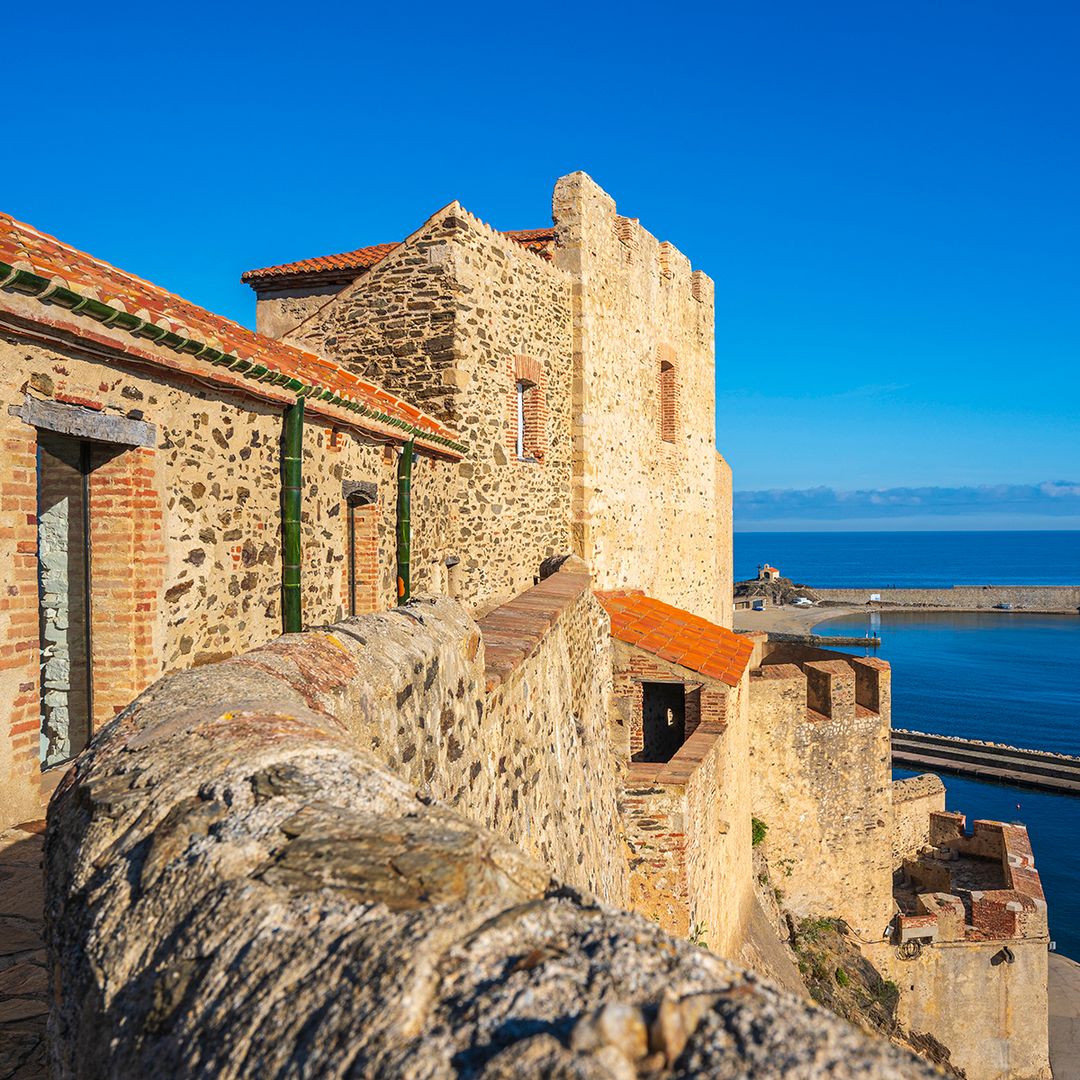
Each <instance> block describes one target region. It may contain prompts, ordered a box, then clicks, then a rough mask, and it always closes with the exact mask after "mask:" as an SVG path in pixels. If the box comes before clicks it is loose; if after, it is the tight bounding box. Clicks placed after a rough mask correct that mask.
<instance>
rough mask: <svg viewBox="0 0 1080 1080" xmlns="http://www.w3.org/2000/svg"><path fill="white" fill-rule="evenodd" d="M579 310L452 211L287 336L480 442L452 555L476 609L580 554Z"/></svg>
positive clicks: (562, 287) (533, 264)
mask: <svg viewBox="0 0 1080 1080" xmlns="http://www.w3.org/2000/svg"><path fill="white" fill-rule="evenodd" d="M570 305H571V296H570V280H569V278H568V277H567V275H566V274H564V273H561V272H560V271H558V270H557V269H555V268H554V267H552V266H551V265H550V264H548V263H547V262H545V261H544V260H542V259H541V258H539V257H538V256H537V255H536V254H534V253H532V252H529V251H527V250H525V249H523V248H522V247H521V246H520V245H518V244H515V243H514V242H513V241H510V240H508V239H506V237H504V236H502V235H500V234H498V233H496V232H494V231H493V230H491V229H490V228H489V227H488V226H486V225H484V224H483V223H481V222H479V221H477V220H476V219H475V218H474V217H472V216H471V215H470V214H468V213H467V212H466V211H464V210H462V209H461V207H460V206H458V205H457V204H451V205H450V206H449V207H447V208H446V209H444V210H442V211H440V212H439V213H438V214H436V215H435V216H434V217H433V218H432V219H431V220H430V221H429V222H428V223H427V224H426V225H425V226H424V227H423V228H422V229H420V230H419V231H418V232H416V233H414V234H413V235H412V236H411V237H409V238H408V239H407V240H406V241H405V242H404V243H403V244H402V245H401V247H399V248H398V249H396V250H395V251H393V252H392V253H391V254H390V255H388V256H387V257H386V258H385V259H383V260H382V261H381V262H380V263H379V264H378V265H376V266H375V267H374V268H372V269H371V270H370V271H368V272H367V273H365V274H364V275H363V276H362V277H360V278H359V279H358V280H357V281H356V282H355V283H354V284H353V285H351V286H350V287H348V288H347V289H345V290H344V291H343V292H342V293H341V294H340V295H339V296H338V297H337V298H335V299H334V300H333V301H332V302H331V303H329V304H327V305H326V306H324V307H322V308H321V309H320V310H319V311H317V312H316V313H315V314H314V315H312V316H311V317H310V318H309V319H308V320H307V321H306V322H304V323H303V324H302V325H300V326H299V327H297V328H296V329H295V330H294V331H293V332H292V333H291V334H290V335H289V340H291V341H294V342H296V343H297V344H302V345H304V346H306V347H308V348H314V349H316V350H317V351H320V352H323V353H324V354H325V355H327V356H330V357H332V358H334V359H335V360H338V361H339V362H341V363H343V364H345V365H347V366H349V367H351V368H352V369H353V370H355V371H357V372H358V373H359V374H362V375H364V376H365V377H366V378H370V379H373V380H374V381H376V382H377V383H379V385H381V386H385V387H387V388H388V389H390V390H393V391H394V392H396V393H398V394H401V395H402V396H403V397H405V398H407V399H408V400H410V401H412V402H414V403H415V404H416V405H418V406H419V407H420V408H422V409H425V410H427V411H428V412H430V413H432V414H433V415H435V416H438V417H440V418H442V419H444V420H445V421H447V422H449V423H450V424H451V425H452V426H454V428H455V429H456V430H457V431H458V432H459V434H460V435H461V437H462V438H463V439H464V440H465V441H466V442H468V443H469V446H470V452H469V455H468V457H467V460H465V461H463V462H461V463H460V464H459V465H458V466H457V471H458V481H459V482H458V483H457V484H456V485H455V486H454V488H453V491H452V492H451V493H450V494H449V495H448V509H449V513H450V515H451V525H452V530H453V538H454V539H453V543H452V545H451V548H452V550H451V551H449V552H448V554H449V555H451V556H453V557H454V558H457V559H459V560H460V563H459V564H458V568H457V571H456V573H455V584H454V595H455V598H456V599H459V600H461V601H462V602H463V603H465V604H467V605H468V606H470V607H471V608H472V609H473V610H474V611H477V612H483V611H486V610H488V609H490V608H491V607H492V606H494V605H496V604H497V603H499V602H501V601H503V600H507V599H509V598H510V597H511V596H514V595H516V594H517V593H519V592H521V591H522V590H523V589H525V588H527V587H528V586H530V585H532V584H533V583H534V581H535V580H536V575H537V574H538V572H539V567H540V563H541V562H542V561H543V560H544V559H545V558H547V557H549V556H551V555H556V554H560V553H563V552H566V551H568V550H569V549H570V525H569V491H570V467H571V458H570V409H571V401H572V394H571V376H572V362H571V361H572V346H571V318H570ZM523 372H527V373H528V375H529V379H530V381H531V382H533V383H535V384H536V385H535V388H534V389H533V390H532V391H530V396H531V399H532V402H533V405H530V406H529V407H530V409H532V410H533V411H532V412H531V413H530V419H531V422H533V423H537V424H539V425H541V427H542V430H541V431H540V432H539V433H538V437H537V438H536V440H535V444H533V443H532V441H530V440H527V451H528V452H527V453H526V460H520V459H518V457H517V454H516V449H515V442H516V440H515V427H516V423H517V415H516V394H515V388H516V383H517V381H518V380H519V379H520V378H521V377H522V373H523ZM537 403H539V405H540V407H539V408H536V407H535V405H536V404H537ZM536 447H542V452H536V449H535V448H536Z"/></svg>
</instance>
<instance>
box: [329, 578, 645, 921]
mask: <svg viewBox="0 0 1080 1080" xmlns="http://www.w3.org/2000/svg"><path fill="white" fill-rule="evenodd" d="M588 585H589V578H588V575H587V574H572V573H567V572H563V573H559V574H556V575H554V576H553V577H551V578H548V579H547V581H545V582H543V583H541V584H540V585H538V586H536V587H535V588H534V589H530V590H529V591H528V592H526V593H525V594H524V595H523V596H522V597H519V598H518V599H517V601H515V602H513V603H511V604H509V605H507V606H506V608H503V609H497V611H496V612H493V613H492V615H491V616H489V618H491V619H494V620H495V623H494V624H493V625H498V623H499V621H500V620H499V617H498V616H499V612H500V611H502V612H503V613H504V614H503V621H505V620H506V619H507V618H510V619H513V618H514V617H515V614H514V613H526V612H530V611H534V610H535V608H536V606H537V605H538V604H545V603H546V604H547V608H546V610H547V612H548V614H546V615H545V616H543V627H542V631H541V632H540V636H539V638H538V639H537V640H536V642H535V648H534V649H533V651H532V652H531V653H530V655H528V656H525V657H521V658H520V660H519V661H518V662H517V663H516V664H515V665H514V666H513V668H512V669H510V670H507V671H505V673H504V674H503V675H502V677H501V678H500V679H499V680H498V681H495V680H493V679H492V678H491V673H490V671H489V669H488V665H487V664H486V661H485V647H484V643H483V641H482V639H481V636H480V634H479V632H478V630H477V628H476V626H475V625H474V624H473V623H472V622H471V621H470V620H469V619H468V618H467V617H466V616H465V614H464V612H463V611H462V609H460V608H459V607H458V606H457V605H456V604H453V603H451V602H450V601H448V600H444V599H441V600H437V601H424V602H422V603H418V604H417V605H416V606H415V607H413V608H410V609H409V612H410V614H402V613H401V612H398V611H394V612H388V613H386V614H382V615H373V616H367V617H365V618H364V619H362V620H356V621H349V622H345V623H341V624H339V625H338V626H337V627H335V628H334V629H333V631H332V633H333V635H334V638H335V640H336V641H338V642H340V643H341V645H342V646H343V647H345V648H346V649H347V650H349V651H350V652H351V653H352V654H353V656H354V663H355V669H356V670H355V674H354V675H352V676H351V677H350V678H349V680H348V681H347V682H342V684H341V686H340V688H339V689H338V690H336V691H335V693H334V695H333V697H332V701H331V707H332V708H333V710H334V711H335V713H336V715H337V716H339V717H340V718H341V719H342V720H343V721H344V722H345V724H346V726H347V727H348V730H349V732H350V735H351V736H352V738H353V741H354V744H355V745H356V746H358V747H362V748H363V749H365V750H367V751H369V752H370V753H371V754H373V755H374V756H375V757H376V758H378V759H379V760H380V761H382V762H384V763H385V764H386V765H387V766H388V767H389V768H390V769H392V770H393V771H394V772H395V773H397V774H398V775H399V776H402V777H404V778H405V779H407V780H408V781H409V782H410V783H412V784H415V785H416V786H417V787H418V788H419V789H420V790H421V791H422V792H423V793H424V794H425V797H428V798H432V799H438V800H439V801H441V802H445V803H446V804H448V805H450V806H453V807H454V808H455V809H456V810H458V811H460V812H461V813H462V814H464V815H465V816H466V817H468V818H470V819H471V820H473V821H476V822H478V823H480V824H481V825H484V826H486V827H488V828H491V829H495V830H496V831H497V832H498V833H500V834H501V835H502V836H505V837H507V838H508V839H510V840H511V841H512V842H514V843H516V844H518V845H519V846H520V847H521V848H522V849H523V850H524V851H526V852H527V853H529V854H530V855H531V856H534V857H537V858H540V859H542V860H543V862H544V863H545V865H548V866H551V867H552V868H557V869H558V871H559V874H560V877H561V878H562V880H564V881H568V882H570V883H571V884H574V885H577V886H579V887H581V888H587V889H589V890H590V891H592V892H595V893H596V894H597V895H598V896H601V897H603V898H604V899H605V900H608V901H609V902H611V903H618V904H625V903H626V902H627V896H628V890H627V883H626V881H627V871H626V856H625V853H624V850H623V841H622V828H621V821H620V817H619V793H620V766H619V762H618V760H617V759H616V757H615V755H614V754H613V752H612V749H611V742H610V734H609V730H608V714H609V706H610V694H611V662H610V652H609V649H610V646H609V639H608V631H607V618H606V616H605V615H604V612H603V609H602V608H601V607H600V605H599V604H598V603H597V602H596V600H595V599H594V598H593V596H592V594H591V592H590V591H589V587H588ZM515 604H516V606H515ZM522 617H524V618H528V615H524V614H523V616H522ZM534 617H539V616H534ZM421 620H422V621H421ZM485 632H486V634H487V635H488V637H489V638H490V637H491V636H492V635H496V636H497V631H495V630H494V629H490V628H489V629H487V630H486V631H485ZM493 647H494V646H493ZM488 683H494V685H492V686H491V689H490V691H489V690H488V688H487V685H488Z"/></svg>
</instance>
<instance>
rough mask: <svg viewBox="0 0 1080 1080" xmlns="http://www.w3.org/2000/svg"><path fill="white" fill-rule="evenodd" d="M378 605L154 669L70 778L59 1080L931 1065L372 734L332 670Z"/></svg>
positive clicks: (56, 931)
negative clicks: (714, 942) (784, 984)
mask: <svg viewBox="0 0 1080 1080" xmlns="http://www.w3.org/2000/svg"><path fill="white" fill-rule="evenodd" d="M388 617H390V616H373V617H372V618H373V619H374V618H383V619H385V618H388ZM393 617H394V618H398V619H402V620H405V619H416V618H423V617H424V607H423V605H422V604H418V605H415V606H414V607H412V608H411V609H410V610H408V611H406V612H404V613H399V614H396V615H395V616H393ZM365 623H366V620H352V621H350V623H349V624H347V625H345V626H343V627H336V628H335V627H332V628H330V629H329V630H327V631H312V632H308V633H306V634H303V635H294V636H290V637H284V638H280V639H278V640H277V641H275V642H273V643H271V644H270V645H268V646H266V647H265V648H263V649H260V650H256V651H254V652H252V653H249V654H247V655H245V656H243V657H238V658H235V659H232V660H228V661H225V662H222V663H219V664H214V665H210V666H207V667H202V668H197V669H194V670H190V671H185V672H181V673H179V674H176V675H173V676H170V677H168V678H165V679H163V680H161V681H160V682H158V683H157V684H155V685H154V686H153V687H151V688H150V689H149V690H147V691H146V692H145V693H144V694H142V696H141V697H139V698H138V699H137V700H136V701H135V702H134V703H133V704H132V705H131V706H130V707H129V708H128V709H126V710H125V711H124V712H123V713H122V714H121V715H120V716H119V717H118V718H117V719H116V720H115V721H113V722H112V723H111V724H109V725H108V726H107V727H106V728H104V729H103V730H102V731H101V732H99V733H98V735H97V736H96V738H95V740H94V742H93V744H92V746H91V748H90V749H89V750H88V751H87V752H86V753H85V754H84V755H83V756H82V757H81V758H80V759H79V761H78V763H77V765H76V766H75V768H74V769H73V770H72V771H71V772H70V773H69V775H68V777H67V778H66V780H65V782H64V783H63V784H62V785H61V787H60V789H59V790H58V791H57V794H56V796H55V798H54V800H53V803H52V805H51V806H50V811H49V827H48V833H47V839H46V871H47V894H46V938H47V944H48V948H49V950H50V962H51V965H52V971H53V992H54V995H55V996H54V1001H53V1008H52V1014H51V1017H50V1043H51V1056H52V1068H53V1074H54V1076H56V1077H73V1076H79V1077H98V1076H151V1075H153V1076H170V1075H172V1076H183V1077H195V1076H200V1077H201V1076H205V1077H211V1076H212V1077H238V1076H259V1077H284V1076H299V1075H306V1076H319V1077H329V1076H380V1077H405V1076H408V1077H454V1076H476V1077H485V1078H489V1080H490V1078H496V1077H507V1078H510V1077H514V1078H515V1080H516V1078H517V1077H519V1076H522V1075H545V1076H560V1077H581V1078H585V1077H589V1078H591V1077H633V1076H637V1075H665V1076H667V1075H670V1076H691V1075H710V1076H718V1077H742V1076H753V1077H810V1076H815V1077H817V1076H823V1075H827V1076H833V1077H849V1076H851V1077H853V1076H860V1077H875V1078H890V1077H901V1076H927V1077H929V1076H932V1075H934V1074H933V1073H932V1072H931V1071H930V1070H929V1069H928V1068H927V1067H926V1066H924V1065H922V1064H921V1063H919V1062H918V1061H916V1060H915V1059H914V1058H912V1057H910V1056H908V1055H905V1054H904V1053H902V1052H900V1051H898V1050H896V1049H895V1048H893V1047H891V1046H889V1045H888V1044H887V1043H885V1042H883V1041H882V1042H878V1041H874V1040H871V1039H868V1038H867V1037H865V1036H864V1035H862V1034H860V1033H859V1032H857V1031H855V1029H853V1028H852V1027H850V1026H849V1025H847V1024H846V1023H844V1022H842V1021H840V1020H838V1019H836V1018H834V1017H831V1016H829V1015H828V1014H826V1013H823V1012H822V1011H820V1010H818V1009H816V1008H814V1007H813V1006H810V1005H808V1004H806V1003H805V1002H803V1001H800V1000H798V999H796V998H795V997H793V996H790V995H787V994H785V993H782V992H780V991H778V990H775V989H773V988H772V987H770V986H769V985H767V984H765V983H763V982H760V981H759V980H758V979H756V978H755V977H754V976H753V975H750V974H747V973H745V972H742V971H739V970H738V969H736V968H734V967H732V966H731V965H729V964H728V963H726V962H725V961H723V960H721V959H719V958H717V957H716V956H713V955H712V954H710V953H708V952H706V951H704V950H702V949H698V948H696V947H694V946H693V945H691V944H689V943H688V942H685V941H679V940H675V939H673V938H670V937H668V936H667V935H665V934H664V933H662V932H661V931H660V930H659V928H657V927H656V926H654V925H652V924H650V923H649V922H647V921H646V920H644V919H642V918H640V917H637V916H634V915H630V914H627V913H625V912H621V911H618V910H616V909H613V908H610V907H606V906H603V905H601V904H599V903H598V902H596V901H594V900H593V899H592V898H591V897H589V896H588V895H585V894H582V893H580V892H577V891H575V890H573V889H571V888H569V887H566V886H564V885H562V884H561V883H560V882H559V881H557V880H554V879H553V878H552V877H551V875H550V874H549V873H548V871H547V870H546V869H545V868H544V867H543V866H541V865H540V864H539V863H537V862H535V861H533V860H531V859H529V858H528V857H526V856H525V855H523V854H522V853H521V852H520V851H519V850H518V849H516V848H514V847H512V846H511V845H510V844H508V843H507V842H505V841H504V840H502V839H500V838H499V837H498V836H497V835H495V834H494V833H492V832H489V831H487V830H485V829H483V828H480V827H479V826H477V825H475V824H473V823H471V822H469V821H468V820H466V819H465V818H463V817H461V816H459V815H457V814H455V813H453V812H451V811H449V810H447V809H444V808H441V807H440V806H438V805H435V804H431V803H430V800H429V799H428V798H427V797H426V796H425V797H420V796H418V794H417V792H416V791H415V790H414V789H413V788H412V787H410V786H409V785H407V784H406V783H405V782H403V781H402V780H400V779H398V778H397V777H395V776H394V775H393V774H391V773H390V772H388V771H387V770H386V769H385V768H383V767H382V766H380V765H379V764H378V763H377V762H376V761H375V760H374V759H373V758H371V757H369V756H367V755H366V754H364V753H362V752H360V751H358V750H357V749H356V747H355V746H354V744H353V738H352V737H351V736H350V735H349V728H348V726H347V724H346V723H345V722H344V719H345V718H341V717H338V716H336V715H334V712H333V709H332V708H331V707H330V705H329V704H328V702H329V701H330V700H331V699H332V698H333V694H332V693H331V692H330V691H329V690H328V689H327V688H328V687H331V688H332V687H333V685H334V684H335V680H337V679H339V678H340V665H341V664H343V663H347V662H348V660H349V658H350V657H355V656H357V655H362V651H363V649H364V648H365V646H364V645H363V644H362V643H361V641H362V639H363V637H364V634H363V632H362V631H363V627H364V625H365ZM345 631H352V633H346V632H345ZM419 677H421V678H422V677H423V674H422V669H421V670H420V673H419ZM378 689H379V688H372V692H373V694H375V691H376V690H378ZM376 696H377V695H376ZM354 700H356V701H359V702H361V703H362V702H363V701H365V700H368V699H367V698H365V697H364V695H360V696H358V697H356V698H355V699H354ZM358 707H363V706H362V705H361V706H358Z"/></svg>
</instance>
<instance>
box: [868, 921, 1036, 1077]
mask: <svg viewBox="0 0 1080 1080" xmlns="http://www.w3.org/2000/svg"><path fill="white" fill-rule="evenodd" d="M864 952H865V953H866V955H867V957H868V959H869V960H870V961H871V962H872V963H873V964H874V966H875V967H876V968H877V969H878V970H879V971H880V972H881V973H882V976H883V977H885V978H887V979H891V980H892V981H894V982H895V983H896V984H897V985H898V986H899V987H900V990H901V994H900V1003H899V1007H898V1010H897V1019H898V1020H899V1021H900V1022H901V1023H902V1024H903V1025H904V1026H905V1027H906V1028H907V1029H908V1030H909V1031H919V1032H929V1033H930V1034H932V1035H933V1036H934V1038H935V1039H937V1040H939V1041H940V1042H941V1043H943V1044H944V1045H945V1046H947V1047H948V1048H949V1050H950V1052H951V1057H950V1061H951V1063H952V1064H953V1065H955V1066H956V1067H957V1068H959V1069H963V1070H964V1075H965V1076H966V1077H967V1080H1050V1075H1051V1074H1050V1060H1049V1049H1048V1019H1047V1018H1048V1002H1047V957H1048V953H1047V949H1046V942H1045V940H1022V941H1014V942H1010V943H1009V952H1010V953H1011V957H1012V959H1011V960H1009V959H1008V958H1007V957H1006V955H1005V953H1004V952H1003V949H1002V942H1000V941H943V942H935V943H934V944H933V945H930V946H929V947H925V948H923V949H922V950H921V951H920V952H919V953H918V955H917V956H914V957H913V958H911V959H901V958H900V956H899V955H898V954H897V950H896V949H895V947H894V946H893V945H892V944H885V943H883V944H880V945H876V946H864Z"/></svg>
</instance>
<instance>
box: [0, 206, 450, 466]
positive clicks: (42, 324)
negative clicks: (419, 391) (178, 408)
mask: <svg viewBox="0 0 1080 1080" xmlns="http://www.w3.org/2000/svg"><path fill="white" fill-rule="evenodd" d="M0 287H2V288H3V293H2V294H0V299H2V300H3V303H2V305H0V318H2V320H3V321H4V322H7V323H10V324H12V325H16V326H21V327H23V328H24V329H25V330H27V331H29V332H36V333H41V334H44V335H46V336H56V335H64V336H68V337H70V338H75V339H78V340H79V341H80V342H81V343H82V344H83V347H84V348H88V349H94V348H101V347H104V348H107V349H109V350H110V351H112V352H113V353H115V354H117V355H119V357H121V358H122V360H123V361H124V362H125V363H129V364H133V365H137V366H139V367H140V368H143V369H145V368H147V367H148V368H150V369H151V370H156V371H165V372H168V373H169V375H170V376H172V377H187V378H190V379H193V380H194V381H197V382H202V383H213V384H214V385H217V386H219V387H222V388H224V387H230V388H232V389H233V390H240V391H241V392H243V393H245V394H247V395H248V396H250V397H253V398H257V399H259V400H262V401H266V402H273V403H278V404H280V405H288V404H291V403H292V402H293V401H295V400H296V396H297V395H298V394H302V395H304V396H305V398H306V400H307V404H308V408H309V410H310V411H311V412H312V414H313V415H319V416H322V417H324V418H327V419H328V422H330V423H338V424H342V425H344V426H346V427H349V428H350V429H358V430H362V431H364V433H365V434H366V435H368V436H373V437H383V438H386V437H388V438H389V439H390V440H391V441H394V442H400V441H402V437H403V435H404V434H405V432H408V433H409V435H410V436H413V437H415V438H417V439H418V440H420V445H423V446H426V447H428V448H429V450H430V451H431V452H434V453H437V454H441V455H447V456H450V457H451V458H453V459H457V458H459V457H460V456H461V453H462V452H463V450H464V447H463V446H461V445H460V444H459V443H457V442H456V440H455V439H454V438H453V435H454V433H453V432H452V431H450V430H449V429H447V428H445V427H443V426H442V425H441V424H439V423H438V422H436V421H435V420H433V419H432V418H431V417H430V416H425V415H424V414H423V413H422V412H421V411H420V410H419V409H416V408H415V407H414V406H413V405H410V404H409V403H408V402H406V401H402V400H400V399H398V398H395V397H394V396H393V395H392V394H388V393H387V392H386V391H385V390H384V389H382V388H380V387H378V386H376V385H374V384H371V383H366V382H364V381H363V380H359V379H357V377H356V376H355V375H353V374H351V373H350V372H347V371H345V370H343V369H342V368H340V367H339V366H337V365H336V364H334V363H332V362H329V361H327V360H326V359H324V358H323V357H321V356H316V355H315V354H313V353H310V352H304V351H303V350H299V349H295V348H293V347H292V346H290V345H287V344H284V343H283V342H280V341H276V340H274V339H273V338H267V337H262V336H260V335H258V334H255V333H252V331H251V330H249V329H248V328H247V327H245V326H241V325H240V324H239V323H235V322H232V321H231V320H229V319H224V318H222V317H221V316H220V315H215V314H213V312H210V311H207V310H206V309H204V308H201V307H198V306H197V305H196V304H192V303H190V302H188V301H187V300H184V299H183V298H181V297H179V296H175V295H173V294H172V293H169V292H166V290H164V289H162V288H160V287H159V286H157V285H154V284H152V283H151V282H149V281H144V280H143V279H142V278H138V277H135V276H134V275H133V274H129V273H126V272H125V271H123V270H118V269H117V268H116V267H114V266H110V265H109V264H108V263H107V262H105V261H104V260H102V259H97V258H94V257H93V256H92V255H89V254H87V253H86V252H85V251H79V250H78V249H77V248H73V247H71V246H70V245H68V244H65V243H63V242H62V241H60V240H58V239H56V237H53V236H49V235H47V234H45V233H42V232H40V231H38V230H37V229H35V228H34V227H33V226H31V225H27V224H25V223H24V222H20V221H15V220H14V219H13V218H12V217H11V216H10V215H8V214H4V213H2V212H0Z"/></svg>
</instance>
